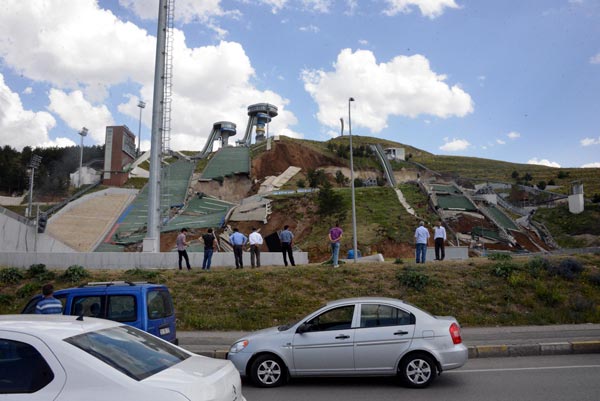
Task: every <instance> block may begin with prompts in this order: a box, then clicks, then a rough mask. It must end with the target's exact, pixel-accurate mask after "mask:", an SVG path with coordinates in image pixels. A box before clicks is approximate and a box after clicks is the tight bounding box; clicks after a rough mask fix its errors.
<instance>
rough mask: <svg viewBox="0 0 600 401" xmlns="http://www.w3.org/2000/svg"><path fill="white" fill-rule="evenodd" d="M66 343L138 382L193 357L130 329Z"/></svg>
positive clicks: (113, 329) (106, 331) (96, 333)
mask: <svg viewBox="0 0 600 401" xmlns="http://www.w3.org/2000/svg"><path fill="white" fill-rule="evenodd" d="M65 341H66V342H67V343H69V344H72V345H74V346H75V347H77V348H80V349H82V350H83V351H85V352H87V353H88V354H90V355H92V356H94V357H96V358H98V359H100V360H101V361H102V362H104V363H106V364H108V365H109V366H111V367H113V368H114V369H116V370H118V371H120V372H122V373H124V374H126V375H127V376H129V377H131V378H132V379H135V380H137V381H140V380H143V379H145V378H147V377H150V376H152V375H154V374H156V373H158V372H161V371H163V370H165V369H168V368H170V367H171V366H173V365H175V364H178V363H179V362H181V361H183V360H185V359H187V358H189V357H190V355H189V354H187V353H185V352H183V351H181V350H179V349H178V348H176V347H174V346H172V345H171V344H169V343H165V342H163V341H161V340H159V339H158V338H156V337H154V336H152V335H150V334H147V333H145V332H143V331H140V330H138V329H135V328H133V327H130V326H118V327H111V328H108V329H104V330H99V331H92V332H88V333H83V334H79V335H77V336H74V337H69V338H66V339H65Z"/></svg>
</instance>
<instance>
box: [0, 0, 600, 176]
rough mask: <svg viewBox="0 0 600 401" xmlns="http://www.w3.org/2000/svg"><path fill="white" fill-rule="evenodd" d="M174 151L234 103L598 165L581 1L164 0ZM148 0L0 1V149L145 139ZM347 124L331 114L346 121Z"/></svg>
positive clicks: (324, 124) (491, 151) (599, 16)
mask: <svg viewBox="0 0 600 401" xmlns="http://www.w3.org/2000/svg"><path fill="white" fill-rule="evenodd" d="M175 9H176V13H175V15H176V21H175V28H176V30H175V35H174V44H175V51H174V55H173V56H174V77H173V85H174V86H173V106H172V110H173V111H172V116H173V124H172V135H171V147H172V148H173V149H184V150H199V149H201V148H202V147H203V145H204V143H205V141H206V139H207V136H208V134H209V132H210V129H211V127H212V124H213V123H214V122H217V121H222V120H228V121H233V122H235V123H236V124H237V125H238V137H239V136H241V135H242V134H243V131H244V129H245V125H246V120H247V117H246V107H247V106H248V105H250V104H253V103H262V102H268V103H272V104H274V105H276V106H278V107H279V110H280V114H279V116H278V117H276V118H275V119H274V120H273V121H272V123H271V125H270V132H271V133H279V134H283V135H289V136H294V137H298V138H305V139H316V140H327V139H329V138H331V137H332V136H336V135H338V134H339V130H340V123H339V119H340V117H343V118H344V119H347V114H348V98H349V97H351V96H352V97H354V98H355V99H356V101H355V102H354V103H353V104H352V129H353V133H354V134H357V135H369V136H376V137H381V138H386V139H390V140H394V141H398V142H402V143H406V144H409V145H412V146H415V147H418V148H421V149H424V150H426V151H429V152H432V153H435V154H450V155H463V156H476V157H484V158H491V159H498V160H505V161H511V162H518V163H536V164H545V165H550V166H555V167H559V166H561V167H582V166H586V167H600V24H598V21H599V20H600V1H598V0H489V1H483V0H360V1H359V0H228V1H226V0H175ZM157 12H158V0H97V1H94V0H45V1H41V0H40V1H22V0H3V1H2V5H1V6H0V145H10V146H12V147H15V148H17V149H21V148H23V147H24V146H27V145H29V146H68V145H75V144H79V141H80V137H79V135H78V134H77V132H78V131H79V130H80V129H81V127H83V126H86V127H87V128H88V129H89V130H90V135H89V136H88V137H87V138H86V139H85V143H86V144H87V145H91V144H101V143H103V139H104V127H105V126H106V125H113V124H114V125H121V124H126V125H127V126H129V127H130V128H131V130H132V131H133V132H134V133H135V134H137V133H138V119H139V109H138V108H137V107H136V105H137V103H138V100H140V99H141V100H144V101H146V102H147V103H148V107H147V108H146V109H144V110H143V113H142V121H143V125H142V149H147V148H148V147H149V139H150V138H149V134H150V125H151V117H152V110H151V107H150V105H151V102H152V78H153V71H154V52H155V35H156V15H157ZM346 125H347V124H346Z"/></svg>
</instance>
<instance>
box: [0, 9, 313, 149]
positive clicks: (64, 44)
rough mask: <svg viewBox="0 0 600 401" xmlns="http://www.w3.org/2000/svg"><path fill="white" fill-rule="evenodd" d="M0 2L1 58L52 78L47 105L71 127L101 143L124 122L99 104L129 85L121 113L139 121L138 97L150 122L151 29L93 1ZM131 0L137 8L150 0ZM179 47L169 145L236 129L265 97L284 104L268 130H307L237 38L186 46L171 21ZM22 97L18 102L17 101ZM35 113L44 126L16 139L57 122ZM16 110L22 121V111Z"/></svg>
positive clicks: (34, 138)
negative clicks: (221, 125)
mask: <svg viewBox="0 0 600 401" xmlns="http://www.w3.org/2000/svg"><path fill="white" fill-rule="evenodd" d="M3 1H4V2H3V5H2V7H0V55H1V57H2V59H1V61H2V62H3V63H4V64H5V65H6V66H7V67H9V68H12V69H14V70H18V71H19V72H20V73H21V74H22V75H23V76H24V77H26V78H28V79H31V80H33V81H40V82H45V83H49V84H50V86H51V90H50V91H49V94H50V106H49V109H48V110H49V111H51V112H53V113H56V115H58V116H60V118H61V119H63V120H64V121H65V122H66V123H67V125H68V126H69V127H70V128H71V129H73V130H74V131H77V130H79V129H81V127H82V126H86V127H87V128H88V129H90V137H89V138H90V139H89V141H90V142H92V141H95V142H96V143H103V142H104V132H105V129H104V127H103V124H122V122H121V121H119V117H120V116H119V115H115V116H111V114H110V112H109V109H108V108H107V107H106V106H103V104H104V103H105V99H104V97H105V96H106V95H107V94H108V93H109V92H113V91H118V93H120V92H121V91H122V90H123V86H124V85H127V86H128V87H129V88H130V89H128V90H129V91H130V93H129V94H128V95H126V97H125V99H124V101H123V102H122V104H121V105H118V110H119V112H120V113H122V114H123V115H127V116H130V117H131V118H133V119H134V121H137V120H138V118H139V109H138V108H137V100H138V99H139V98H141V99H142V100H144V101H146V103H147V105H148V106H147V108H146V109H145V111H143V123H144V126H145V128H148V127H150V126H151V120H152V95H153V75H154V54H155V50H156V38H155V37H153V36H151V35H150V34H148V32H146V31H145V30H143V29H141V28H139V27H137V26H136V25H134V24H132V23H130V22H127V23H124V22H122V21H120V20H118V19H117V18H116V17H115V16H114V15H113V14H112V13H111V12H110V11H107V10H102V9H99V8H98V4H97V2H96V1H95V0H78V1H76V2H73V1H70V0H47V1H45V2H37V1H36V2H30V1H25V2H24V1H18V0H3ZM6 2H10V3H11V4H10V5H6V4H5V3H6ZM152 2H155V1H154V0H153V1H152ZM188 3H189V4H191V2H188ZM188 3H185V4H188ZM217 3H218V2H213V4H217ZM131 4H132V5H133V4H136V5H137V6H140V7H141V6H144V4H145V2H140V1H131ZM207 4H208V3H207ZM177 5H178V6H179V5H180V2H179V1H178V3H177ZM176 8H177V7H176ZM7 10H10V13H8V12H7ZM1 38H10V40H2V39H1ZM173 47H174V54H173V59H174V63H173V89H172V114H171V117H172V125H171V126H172V131H171V147H172V148H173V149H176V150H179V149H189V150H194V149H201V148H202V146H203V145H204V142H205V141H206V138H207V137H208V134H209V133H210V129H211V127H212V125H213V123H214V122H216V121H222V120H225V121H232V122H234V123H236V124H237V125H238V138H239V136H241V135H242V133H240V132H241V131H243V130H244V129H245V126H246V121H247V119H248V115H247V106H248V105H250V104H253V103H261V102H268V103H272V104H274V105H276V106H277V107H278V108H279V115H278V116H277V117H276V118H274V119H273V122H272V123H271V124H270V131H271V133H278V134H282V135H289V136H294V137H301V136H302V135H301V134H299V133H297V132H294V131H293V130H291V129H290V125H294V124H296V123H297V120H296V117H295V116H294V114H293V113H291V112H290V111H289V110H287V109H286V107H287V105H288V103H289V101H288V100H287V99H285V98H283V97H281V96H280V95H278V94H277V93H274V92H272V91H268V90H260V89H258V88H256V87H255V86H254V84H253V81H255V78H254V76H255V72H254V69H253V67H252V65H251V62H250V59H249V58H248V56H247V55H246V53H245V51H244V49H243V47H242V46H241V45H240V44H239V43H235V42H226V41H222V42H220V43H219V44H217V45H215V46H205V47H197V48H190V47H188V46H187V45H186V40H185V36H184V34H183V32H182V31H180V30H178V29H175V30H174V35H173ZM107 61H110V62H107ZM137 88H139V92H137V90H138V89H137ZM198 88H202V90H198ZM224 88H226V90H224ZM7 90H8V89H7ZM17 100H18V96H17ZM12 103H13V104H14V103H15V102H12ZM18 104H19V107H18V108H22V106H21V105H20V100H19V101H18ZM18 108H14V107H13V109H11V110H13V111H10V113H11V114H15V113H18V111H15V110H17V109H18ZM2 112H4V113H8V112H9V109H8V108H5V107H2V109H1V110H0V113H2ZM30 113H31V112H30ZM31 114H32V115H31V116H30V117H29V119H30V120H31V121H29V122H28V124H32V125H35V124H34V122H36V121H37V122H38V124H41V122H44V123H45V124H46V126H45V127H44V128H43V129H40V128H38V129H37V130H35V132H33V131H34V130H23V132H21V133H20V137H19V138H18V140H19V141H20V142H19V143H21V144H20V145H19V144H18V143H15V146H17V145H19V146H24V144H28V145H32V144H37V143H44V142H48V141H49V138H48V131H49V130H50V129H51V128H52V127H53V126H54V125H55V124H56V122H55V120H54V118H53V117H52V115H51V114H49V113H47V112H43V113H31ZM11 118H14V119H19V120H23V122H25V120H26V119H25V117H23V116H20V117H15V116H12V117H11ZM42 125H43V124H42ZM30 131H31V132H30ZM136 131H137V130H136ZM144 131H147V130H144ZM2 135H4V133H2ZM86 141H88V139H86ZM1 143H9V142H8V141H6V142H5V141H2V142H1ZM143 145H144V144H143V143H142V146H143Z"/></svg>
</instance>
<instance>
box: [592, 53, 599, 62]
mask: <svg viewBox="0 0 600 401" xmlns="http://www.w3.org/2000/svg"><path fill="white" fill-rule="evenodd" d="M590 63H592V64H600V53H598V54H596V55H595V56H592V57H590Z"/></svg>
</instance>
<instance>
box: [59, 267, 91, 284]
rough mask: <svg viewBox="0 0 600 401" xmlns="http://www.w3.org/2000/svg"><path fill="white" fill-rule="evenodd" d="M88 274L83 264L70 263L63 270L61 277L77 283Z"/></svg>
mask: <svg viewBox="0 0 600 401" xmlns="http://www.w3.org/2000/svg"><path fill="white" fill-rule="evenodd" d="M89 276H90V274H89V273H88V272H87V271H86V270H85V268H84V267H83V266H79V265H72V266H69V267H68V268H67V270H65V272H64V273H63V275H62V276H61V278H62V279H63V280H65V281H70V282H71V283H77V282H79V281H81V280H83V279H84V278H86V277H89Z"/></svg>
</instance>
